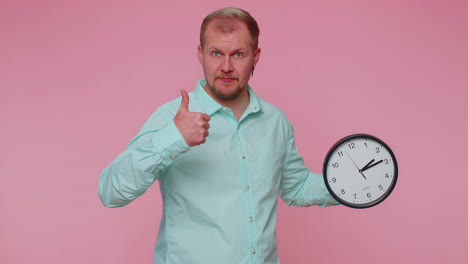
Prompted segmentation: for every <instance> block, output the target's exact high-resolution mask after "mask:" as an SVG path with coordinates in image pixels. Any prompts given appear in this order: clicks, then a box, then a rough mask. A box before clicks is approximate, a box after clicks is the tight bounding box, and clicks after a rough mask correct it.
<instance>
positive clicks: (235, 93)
mask: <svg viewBox="0 0 468 264" xmlns="http://www.w3.org/2000/svg"><path fill="white" fill-rule="evenodd" d="M236 80H237V81H238V79H236ZM215 82H216V79H215ZM206 85H207V86H208V89H210V92H211V93H212V94H213V95H214V96H215V97H216V98H218V99H219V100H234V99H236V98H237V97H239V95H241V93H242V92H243V91H244V88H242V87H239V86H237V87H236V89H235V90H234V91H232V92H230V93H225V92H223V91H222V89H216V87H215V85H214V84H210V83H209V82H206Z"/></svg>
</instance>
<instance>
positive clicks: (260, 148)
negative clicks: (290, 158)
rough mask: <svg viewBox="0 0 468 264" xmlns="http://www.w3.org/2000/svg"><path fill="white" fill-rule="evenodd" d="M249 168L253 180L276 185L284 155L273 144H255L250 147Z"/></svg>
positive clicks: (279, 148)
mask: <svg viewBox="0 0 468 264" xmlns="http://www.w3.org/2000/svg"><path fill="white" fill-rule="evenodd" d="M249 152H250V155H249V157H250V158H249V167H250V173H251V176H252V178H253V179H259V180H261V181H263V182H267V183H277V182H278V181H279V179H280V177H281V171H282V168H283V161H284V154H283V151H282V150H281V147H279V146H277V145H274V144H268V145H267V144H257V145H254V146H251V147H250V151H249Z"/></svg>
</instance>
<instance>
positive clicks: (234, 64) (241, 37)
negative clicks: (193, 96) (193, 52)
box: [198, 19, 260, 101]
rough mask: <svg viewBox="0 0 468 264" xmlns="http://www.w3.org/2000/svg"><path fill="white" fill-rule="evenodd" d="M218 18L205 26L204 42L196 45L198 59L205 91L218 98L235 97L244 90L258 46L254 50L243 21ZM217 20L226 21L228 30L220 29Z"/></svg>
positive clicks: (258, 52)
mask: <svg viewBox="0 0 468 264" xmlns="http://www.w3.org/2000/svg"><path fill="white" fill-rule="evenodd" d="M219 20H220V19H217V20H214V21H212V22H210V23H209V24H208V26H207V27H206V31H205V43H204V46H203V47H201V46H199V47H198V58H199V60H200V63H201V64H202V66H203V71H204V73H205V79H206V85H207V88H208V89H207V92H208V93H209V94H210V95H211V96H213V97H215V98H217V99H218V100H221V101H223V100H234V99H236V98H237V97H238V96H239V95H241V94H243V93H247V89H246V87H247V84H248V82H249V79H250V74H251V73H252V68H253V67H254V66H255V65H256V64H257V62H258V59H259V57H260V49H259V48H257V49H256V50H253V47H252V37H251V36H250V33H249V30H248V29H247V26H246V25H245V24H244V23H242V22H241V21H239V20H236V19H225V20H224V21H219ZM219 23H225V24H226V23H228V29H230V30H227V31H226V30H225V31H226V32H223V30H222V28H221V27H220V26H219ZM224 29H226V27H224ZM232 29H234V30H232Z"/></svg>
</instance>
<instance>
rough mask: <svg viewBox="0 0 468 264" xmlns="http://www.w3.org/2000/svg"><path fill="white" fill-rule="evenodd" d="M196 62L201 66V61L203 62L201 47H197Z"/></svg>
mask: <svg viewBox="0 0 468 264" xmlns="http://www.w3.org/2000/svg"><path fill="white" fill-rule="evenodd" d="M198 61H199V62H200V64H203V63H202V61H203V48H202V46H201V45H198Z"/></svg>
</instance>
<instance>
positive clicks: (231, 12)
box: [200, 7, 260, 50]
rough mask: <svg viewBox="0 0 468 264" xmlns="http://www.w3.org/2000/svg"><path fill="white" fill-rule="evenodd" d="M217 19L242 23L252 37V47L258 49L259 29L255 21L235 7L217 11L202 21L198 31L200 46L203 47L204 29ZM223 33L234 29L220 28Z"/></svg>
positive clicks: (245, 12)
mask: <svg viewBox="0 0 468 264" xmlns="http://www.w3.org/2000/svg"><path fill="white" fill-rule="evenodd" d="M218 18H233V19H239V20H240V21H242V22H244V23H245V25H246V26H247V29H248V30H249V32H250V35H251V37H252V46H253V48H254V50H256V49H257V47H258V36H259V35H260V29H259V28H258V25H257V21H255V19H254V18H253V17H252V16H251V15H250V14H249V13H248V12H247V11H245V10H242V9H240V8H236V7H226V8H222V9H219V10H216V11H214V12H213V13H211V14H209V15H208V16H206V17H205V19H204V20H203V23H202V25H201V30H200V45H201V46H202V47H203V45H204V44H205V31H206V27H207V26H208V24H209V23H210V22H212V21H213V20H215V19H218ZM221 27H222V28H223V31H233V30H235V28H233V27H229V26H224V27H223V26H221Z"/></svg>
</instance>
